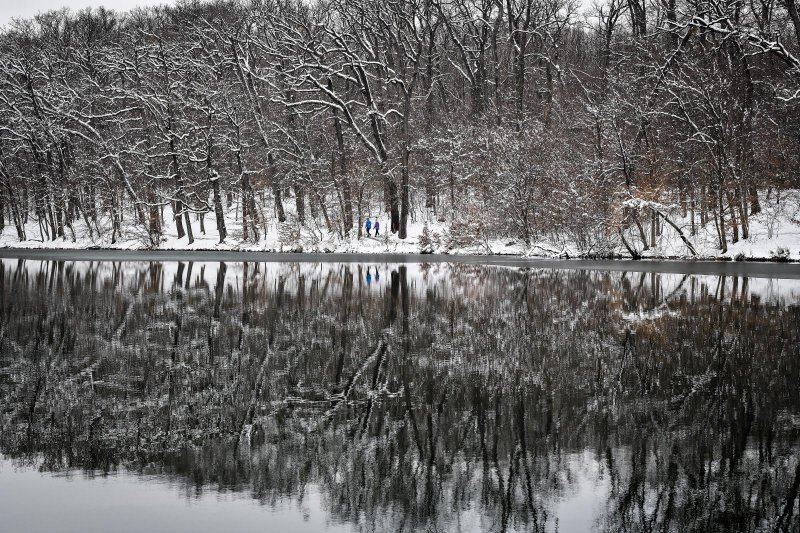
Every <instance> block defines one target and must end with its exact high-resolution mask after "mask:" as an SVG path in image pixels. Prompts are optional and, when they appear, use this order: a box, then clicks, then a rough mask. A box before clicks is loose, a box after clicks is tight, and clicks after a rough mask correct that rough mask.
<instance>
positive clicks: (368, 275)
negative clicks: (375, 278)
mask: <svg viewBox="0 0 800 533" xmlns="http://www.w3.org/2000/svg"><path fill="white" fill-rule="evenodd" d="M371 283H372V274H371V273H370V271H369V267H367V287H369V286H370V284H371Z"/></svg>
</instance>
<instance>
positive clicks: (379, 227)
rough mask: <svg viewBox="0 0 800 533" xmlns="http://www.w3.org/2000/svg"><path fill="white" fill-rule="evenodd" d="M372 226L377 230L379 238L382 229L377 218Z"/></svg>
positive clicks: (376, 233)
mask: <svg viewBox="0 0 800 533" xmlns="http://www.w3.org/2000/svg"><path fill="white" fill-rule="evenodd" d="M372 226H373V227H374V228H375V236H376V237H377V236H378V232H379V231H380V229H381V223H380V222H378V219H377V218H375V223H374V224H373V225H372Z"/></svg>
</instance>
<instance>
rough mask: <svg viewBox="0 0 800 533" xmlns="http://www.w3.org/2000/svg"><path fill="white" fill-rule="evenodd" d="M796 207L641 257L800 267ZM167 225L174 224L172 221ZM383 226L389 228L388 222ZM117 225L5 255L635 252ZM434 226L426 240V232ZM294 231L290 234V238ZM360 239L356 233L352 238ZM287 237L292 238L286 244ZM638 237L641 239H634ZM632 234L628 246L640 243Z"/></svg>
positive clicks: (612, 242)
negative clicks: (733, 234)
mask: <svg viewBox="0 0 800 533" xmlns="http://www.w3.org/2000/svg"><path fill="white" fill-rule="evenodd" d="M794 204H795V202H791V207H790V208H787V203H786V202H785V201H784V205H783V206H782V208H781V209H777V208H776V207H775V206H772V205H769V204H767V205H766V206H765V208H764V210H763V211H762V212H761V213H759V214H757V215H752V216H751V217H750V220H749V224H748V225H749V234H748V237H747V238H746V239H739V240H738V242H735V243H731V242H729V243H728V249H727V251H725V252H722V251H721V250H720V247H719V241H718V237H717V233H716V230H715V228H714V226H713V224H707V225H706V226H705V227H696V228H695V232H694V234H692V232H691V224H690V221H689V220H688V219H686V218H681V217H680V216H678V215H677V214H674V213H673V214H672V215H671V216H672V220H673V221H674V222H675V223H676V226H677V227H679V228H680V229H681V231H683V232H684V235H685V236H686V237H687V238H688V239H689V240H690V241H691V244H692V247H693V248H694V250H695V252H696V255H692V254H691V253H690V251H689V249H688V248H687V246H686V245H685V244H684V243H683V241H682V239H681V237H680V235H679V234H678V233H677V231H675V230H673V229H672V228H671V227H669V226H668V225H666V224H663V225H662V228H661V230H660V231H661V233H660V235H657V236H656V245H655V246H652V245H651V246H649V247H648V248H647V249H643V248H644V247H643V246H641V244H639V246H638V247H637V250H636V251H637V252H638V253H639V254H640V255H641V258H643V259H695V260H738V261H790V262H796V261H800V217H799V216H798V213H799V212H800V203H797V206H795V205H794ZM165 221H169V222H171V220H170V219H169V218H168V217H165ZM382 223H383V227H384V228H385V227H386V226H388V221H387V220H382ZM110 225H111V223H110V220H103V219H101V220H98V222H97V225H96V227H95V228H94V230H93V231H89V230H88V228H87V227H86V226H85V224H83V223H80V224H78V223H76V224H75V225H74V227H73V228H72V229H70V228H65V236H64V237H63V238H62V237H59V238H57V239H55V240H53V239H49V238H47V235H46V234H43V233H42V230H41V228H40V227H39V225H38V223H37V222H36V221H33V220H30V221H29V222H28V224H27V225H26V234H27V235H28V239H26V240H24V241H20V240H19V239H18V238H17V234H16V232H15V228H14V227H12V226H10V225H6V227H5V229H4V230H3V231H2V232H0V248H12V249H45V250H91V249H103V250H106V249H107V250H153V249H155V250H171V251H181V250H187V251H188V250H197V251H200V250H205V251H220V252H222V251H226V252H229V251H230V252H233V251H236V252H305V253H337V254H342V253H348V254H418V253H435V254H448V255H476V256H492V255H500V256H523V257H532V258H616V259H628V258H630V257H631V256H630V252H629V251H628V250H627V249H626V247H625V246H623V243H622V241H621V240H620V239H619V237H618V235H616V234H614V233H613V232H611V231H600V230H597V232H596V233H597V235H596V236H594V237H593V238H592V239H591V243H590V244H589V245H586V244H583V245H578V244H576V242H574V240H573V239H570V238H569V237H562V236H550V237H547V238H541V239H539V240H535V241H533V242H531V243H530V244H529V245H526V244H525V243H524V242H522V241H521V240H520V239H515V238H485V237H481V236H480V235H477V236H475V235H473V236H469V237H468V238H465V237H464V235H463V234H460V235H455V234H454V232H455V230H454V228H453V227H451V226H450V225H449V224H447V223H441V222H438V221H436V220H434V219H431V220H430V221H428V222H419V221H418V222H413V223H410V224H409V231H408V236H407V238H406V239H399V238H398V237H397V236H396V235H391V234H389V235H386V234H382V235H380V236H379V237H374V236H370V237H366V236H362V237H360V238H358V237H356V236H351V237H344V238H343V237H340V236H339V235H338V234H337V233H335V232H330V231H328V230H327V229H326V228H325V227H324V226H323V225H321V224H317V223H314V222H311V223H307V224H305V225H304V226H302V227H301V228H300V231H299V232H298V231H297V226H296V225H294V226H292V225H291V224H290V223H284V224H279V223H276V222H272V223H269V224H267V225H266V227H265V228H264V230H263V233H262V234H261V235H259V239H258V241H256V242H252V241H247V242H245V241H243V240H242V239H241V235H242V231H241V224H240V221H239V220H238V219H237V218H236V217H230V218H228V219H227V220H226V226H227V228H228V238H227V239H226V241H225V242H223V243H219V242H218V241H219V239H218V234H217V231H216V226H215V222H214V219H213V217H211V216H206V217H205V219H204V223H203V227H204V228H205V233H202V232H201V230H200V227H201V226H200V223H199V219H198V220H197V221H196V222H195V223H193V226H195V227H194V235H195V238H194V242H193V243H191V244H190V243H189V242H188V239H187V238H185V237H184V238H182V239H179V238H178V236H177V230H176V228H175V226H174V224H171V223H168V224H167V227H165V228H164V230H165V231H164V237H163V238H162V240H161V242H160V243H159V245H158V246H157V247H155V248H154V247H152V246H150V245H149V243H148V242H147V238H146V236H145V235H144V234H143V231H142V230H141V229H140V228H137V227H134V226H133V225H131V224H123V228H122V230H121V234H118V235H117V238H116V239H114V240H113V241H112V239H111V237H110V235H111V234H112V231H111V229H110ZM426 226H427V236H425V235H424V234H425V233H426ZM287 228H289V231H287ZM353 233H355V231H354V232H353ZM286 235H291V236H290V237H288V238H287V237H286ZM633 237H635V236H633ZM633 237H632V236H631V235H629V236H628V239H629V241H630V242H629V244H630V243H633V244H634V246H636V242H635V240H634V238H633Z"/></svg>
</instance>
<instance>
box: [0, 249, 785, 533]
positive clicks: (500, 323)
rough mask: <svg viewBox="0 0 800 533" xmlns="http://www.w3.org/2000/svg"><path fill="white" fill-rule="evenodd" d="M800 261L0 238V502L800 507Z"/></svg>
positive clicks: (150, 525) (686, 511) (741, 524)
mask: <svg viewBox="0 0 800 533" xmlns="http://www.w3.org/2000/svg"><path fill="white" fill-rule="evenodd" d="M798 304H800V280H797V279H779V278H764V277H742V276H730V275H726V276H715V275H693V274H675V273H669V274H667V273H658V272H647V273H638V272H608V271H599V270H598V271H591V270H583V271H571V270H560V269H544V268H537V269H529V268H520V267H516V266H490V265H481V264H464V263H436V264H415V263H409V264H383V263H381V264H377V263H364V264H355V263H347V264H344V263H312V262H285V263H279V262H267V263H263V262H262V263H257V262H249V263H234V262H227V263H226V262H213V263H211V262H209V263H202V262H189V261H183V262H178V261H172V262H169V261H164V262H144V261H126V262H113V261H91V262H90V261H84V262H81V261H66V260H59V261H46V260H30V259H29V260H24V259H20V260H16V259H2V260H0V336H1V337H0V521H1V524H0V530H2V531H4V532H17V531H20V532H36V531H98V532H99V531H193V532H203V531H220V530H230V531H315V532H316V531H343V532H344V531H348V532H349V531H561V532H573V531H576V532H577V531H693V530H697V531H701V530H702V531H716V530H725V531H760V530H763V531H798V530H799V529H800V518H798V516H799V515H800V503H799V502H798V496H799V494H798V493H800V385H798V384H800V305H798Z"/></svg>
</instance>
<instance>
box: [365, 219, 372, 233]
mask: <svg viewBox="0 0 800 533" xmlns="http://www.w3.org/2000/svg"><path fill="white" fill-rule="evenodd" d="M364 229H366V230H367V237H369V230H371V229H372V219H370V218H369V217H367V221H366V222H364Z"/></svg>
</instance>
